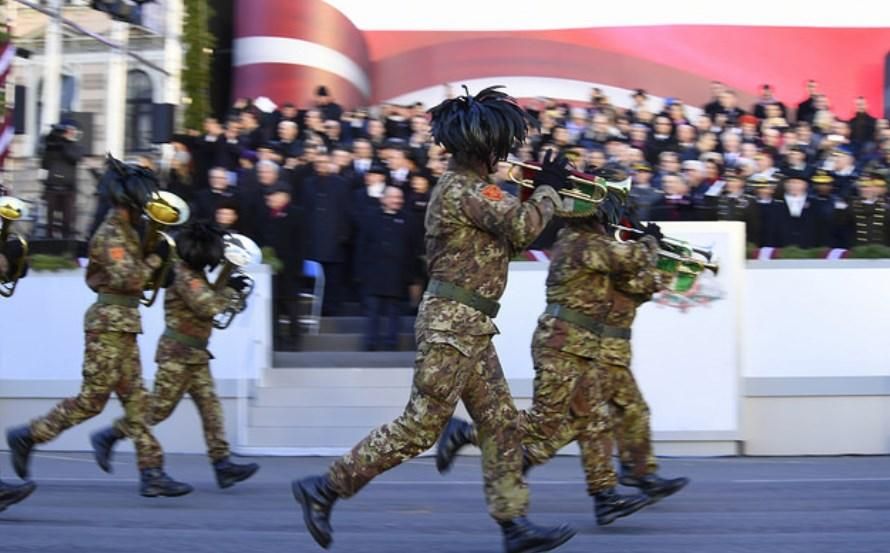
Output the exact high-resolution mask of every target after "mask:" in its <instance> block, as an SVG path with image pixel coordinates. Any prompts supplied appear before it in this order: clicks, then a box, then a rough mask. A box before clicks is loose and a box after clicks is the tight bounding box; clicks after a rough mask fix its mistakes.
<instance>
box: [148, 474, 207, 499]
mask: <svg viewBox="0 0 890 553" xmlns="http://www.w3.org/2000/svg"><path fill="white" fill-rule="evenodd" d="M141 477H142V484H141V485H140V487H139V493H140V494H141V495H142V497H179V496H181V495H185V494H187V493H191V492H192V490H194V488H192V487H191V486H189V485H188V484H186V483H184V482H177V481H176V480H173V479H172V478H170V477H169V476H167V474H166V473H165V472H164V471H163V470H161V469H159V468H157V469H144V470H142V471H141Z"/></svg>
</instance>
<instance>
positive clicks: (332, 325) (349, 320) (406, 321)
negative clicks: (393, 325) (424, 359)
mask: <svg viewBox="0 0 890 553" xmlns="http://www.w3.org/2000/svg"><path fill="white" fill-rule="evenodd" d="M366 324H367V318H366V317H324V318H322V320H321V328H320V329H319V330H320V332H322V333H332V334H336V333H340V334H347V333H352V334H361V333H363V332H364V331H365V325H366ZM399 332H401V333H404V334H411V335H413V334H414V317H408V316H405V317H400V318H399Z"/></svg>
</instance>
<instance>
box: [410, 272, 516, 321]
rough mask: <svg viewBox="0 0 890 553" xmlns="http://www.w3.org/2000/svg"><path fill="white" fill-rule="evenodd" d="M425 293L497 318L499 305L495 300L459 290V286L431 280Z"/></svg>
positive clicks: (464, 289)
mask: <svg viewBox="0 0 890 553" xmlns="http://www.w3.org/2000/svg"><path fill="white" fill-rule="evenodd" d="M426 291H427V292H429V293H430V295H433V296H436V297H437V298H445V299H447V300H454V301H456V302H459V303H462V304H464V305H467V306H470V307H472V308H473V309H475V310H477V311H481V312H482V313H485V314H486V315H488V316H489V317H491V318H492V319H493V318H495V317H497V316H498V311H499V310H500V309H501V305H500V304H499V303H498V302H496V301H495V300H490V299H488V298H483V297H482V296H480V295H479V294H477V293H476V292H473V291H472V290H467V289H466V288H461V287H460V286H456V285H454V284H451V283H450V282H442V281H441V280H431V281H430V283H429V285H427V287H426Z"/></svg>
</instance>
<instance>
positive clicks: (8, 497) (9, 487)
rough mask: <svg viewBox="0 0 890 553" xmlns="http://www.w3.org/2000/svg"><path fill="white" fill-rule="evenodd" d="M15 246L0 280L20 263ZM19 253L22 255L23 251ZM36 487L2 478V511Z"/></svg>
mask: <svg viewBox="0 0 890 553" xmlns="http://www.w3.org/2000/svg"><path fill="white" fill-rule="evenodd" d="M7 246H13V248H15V246H19V250H20V244H19V242H18V240H14V241H10V242H8V243H7ZM13 248H9V247H7V248H5V249H4V250H3V253H0V282H4V281H5V279H6V277H7V271H8V270H9V267H14V266H15V265H16V263H18V257H17V255H16V254H14V253H11V249H13ZM18 255H21V253H19V254H18ZM36 487H37V486H36V485H35V484H34V483H33V482H25V483H23V484H10V483H8V482H4V481H2V480H0V511H3V510H5V509H6V508H7V507H9V506H10V505H14V504H16V503H18V502H19V501H24V500H25V498H27V497H28V496H29V495H31V493H32V492H33V491H34V489H35V488H36Z"/></svg>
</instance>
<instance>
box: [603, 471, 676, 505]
mask: <svg viewBox="0 0 890 553" xmlns="http://www.w3.org/2000/svg"><path fill="white" fill-rule="evenodd" d="M619 482H621V485H623V486H629V487H631V488H639V490H640V491H641V492H643V493H644V494H646V495H648V496H649V498H650V499H651V500H652V502H653V503H655V502H656V501H661V500H662V499H664V498H665V497H668V496H669V495H674V494H675V493H677V492H678V491H680V490H682V489H683V488H685V487H686V485H687V484H689V479H688V478H662V477H660V476H658V474H656V473H654V472H653V473H652V474H647V475H646V476H643V477H641V478H638V477H636V476H632V475H631V474H630V473H628V472H625V473H623V474H622V475H621V479H620V480H619Z"/></svg>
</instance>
